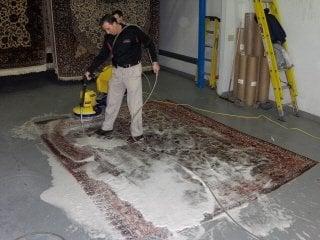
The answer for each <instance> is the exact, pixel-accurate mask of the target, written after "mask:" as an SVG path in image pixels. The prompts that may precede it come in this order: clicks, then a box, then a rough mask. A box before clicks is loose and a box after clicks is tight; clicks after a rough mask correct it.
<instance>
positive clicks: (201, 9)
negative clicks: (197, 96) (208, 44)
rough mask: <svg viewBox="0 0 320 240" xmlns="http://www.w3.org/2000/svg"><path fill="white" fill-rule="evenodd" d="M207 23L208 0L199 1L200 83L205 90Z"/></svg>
mask: <svg viewBox="0 0 320 240" xmlns="http://www.w3.org/2000/svg"><path fill="white" fill-rule="evenodd" d="M205 22H206V0H199V29H198V81H197V85H198V87H199V88H204V86H205V79H204V74H205V72H204V70H205V69H204V68H205V34H206V33H205V24H206V23H205Z"/></svg>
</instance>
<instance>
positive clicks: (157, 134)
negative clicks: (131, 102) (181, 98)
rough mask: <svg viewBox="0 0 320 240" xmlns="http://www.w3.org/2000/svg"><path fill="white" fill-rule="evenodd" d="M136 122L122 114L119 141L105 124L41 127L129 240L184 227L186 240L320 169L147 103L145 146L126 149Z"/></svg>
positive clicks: (189, 114)
mask: <svg viewBox="0 0 320 240" xmlns="http://www.w3.org/2000/svg"><path fill="white" fill-rule="evenodd" d="M129 119H130V117H129V113H128V110H127V107H122V108H121V111H120V114H119V116H118V119H117V120H116V124H115V129H114V133H113V137H112V138H101V137H98V136H96V135H94V134H93V131H94V130H96V129H98V128H99V127H100V126H101V122H102V118H97V119H95V120H93V121H88V122H84V123H83V124H81V123H80V121H79V119H74V118H69V117H67V118H57V119H54V118H48V119H44V120H39V119H38V120H37V122H36V123H35V124H36V128H37V129H38V131H39V136H40V137H41V139H42V141H43V143H44V144H45V146H46V147H47V148H48V149H49V151H50V152H51V153H52V154H53V155H54V156H55V158H56V159H57V160H58V161H59V162H60V163H61V164H62V165H63V166H64V168H65V169H67V170H68V171H69V172H70V174H72V175H73V176H74V178H75V179H76V180H77V181H78V183H79V184H80V185H81V186H82V188H83V190H84V191H85V192H86V193H87V195H88V196H90V198H91V199H92V201H93V202H94V203H95V204H96V206H97V207H98V208H99V209H100V211H101V212H103V214H104V216H105V219H106V221H108V222H109V223H110V224H111V225H112V226H113V227H114V228H115V229H117V231H119V233H120V234H121V235H122V236H123V238H124V239H168V238H170V237H172V236H173V235H174V234H175V233H174V230H175V229H173V228H174V227H173V226H176V225H177V223H179V224H180V225H179V230H180V232H181V233H183V232H184V230H185V229H188V228H192V227H194V225H197V223H198V224H201V223H204V222H206V221H210V220H211V219H213V218H215V217H216V216H218V215H219V214H221V213H222V212H223V209H222V208H221V207H223V208H224V209H225V210H230V209H233V208H235V207H238V206H241V205H243V204H244V203H247V202H250V201H252V200H254V199H256V198H258V197H259V196H261V195H264V194H267V193H270V192H272V191H273V190H275V189H277V188H279V187H280V186H282V185H283V184H285V183H287V182H288V181H290V180H292V179H294V178H296V177H297V176H299V175H301V174H302V173H303V172H305V171H306V170H308V169H310V168H311V167H313V166H315V165H316V162H315V161H313V160H310V159H308V158H306V157H303V156H300V155H298V154H295V153H293V152H290V151H288V150H285V149H283V148H280V147H278V146H276V145H273V144H270V143H268V142H265V141H262V140H259V139H257V138H254V137H251V136H249V135H246V134H244V133H241V132H239V131H237V130H235V129H232V128H230V127H228V126H225V125H223V124H221V123H218V122H216V121H214V120H213V119H211V118H208V117H205V116H203V115H200V114H198V113H196V112H194V111H192V110H190V109H188V108H185V107H181V106H179V107H177V105H174V104H172V103H162V102H149V103H148V104H146V106H145V107H144V112H143V119H144V128H145V130H144V132H145V139H144V141H143V142H141V143H134V144H127V143H126V141H125V139H126V138H127V137H128V135H129V121H130V120H129ZM92 156H93V157H92ZM215 198H217V199H218V200H219V202H220V203H221V205H222V206H221V205H219V204H217V203H216V201H215ZM182 213H184V215H183V217H181V214H182ZM190 219H191V220H193V221H191V222H192V224H193V225H192V226H190V225H188V224H190ZM188 220H189V221H188ZM191 239H192V238H191ZM193 239H195V238H193Z"/></svg>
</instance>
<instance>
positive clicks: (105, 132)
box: [94, 129, 113, 137]
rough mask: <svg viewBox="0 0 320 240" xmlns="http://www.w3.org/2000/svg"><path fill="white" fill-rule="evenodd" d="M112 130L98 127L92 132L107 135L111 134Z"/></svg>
mask: <svg viewBox="0 0 320 240" xmlns="http://www.w3.org/2000/svg"><path fill="white" fill-rule="evenodd" d="M112 132H113V130H108V131H105V130H102V129H98V130H97V131H95V132H94V133H95V134H97V135H98V136H103V137H109V136H110V135H111V134H112Z"/></svg>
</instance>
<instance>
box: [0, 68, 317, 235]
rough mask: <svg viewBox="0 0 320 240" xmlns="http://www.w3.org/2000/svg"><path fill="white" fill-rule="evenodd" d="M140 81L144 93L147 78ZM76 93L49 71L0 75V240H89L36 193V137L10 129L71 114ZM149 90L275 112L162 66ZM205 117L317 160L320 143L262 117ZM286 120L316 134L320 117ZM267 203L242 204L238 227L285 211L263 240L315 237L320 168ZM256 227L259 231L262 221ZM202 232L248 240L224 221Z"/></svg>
mask: <svg viewBox="0 0 320 240" xmlns="http://www.w3.org/2000/svg"><path fill="white" fill-rule="evenodd" d="M152 78H153V77H152V76H151V79H152ZM144 85H145V90H146V91H147V90H148V87H147V84H146V82H145V84H144ZM79 90H80V85H77V84H68V83H66V84H61V83H57V82H56V81H55V80H54V75H53V74H51V73H50V74H48V73H39V74H36V75H33V76H32V77H30V76H26V77H13V78H0V112H1V118H0V132H1V134H0V164H1V167H0V240H14V239H17V238H18V237H19V236H22V235H24V234H26V233H29V232H53V233H55V234H58V235H61V236H63V238H64V239H67V240H85V239H90V237H89V236H88V235H87V234H86V233H85V232H84V231H83V230H82V229H81V226H76V227H77V228H75V226H74V225H75V224H74V223H73V222H71V221H70V220H69V219H68V218H67V216H66V215H65V213H64V212H63V211H62V210H60V209H58V208H55V207H53V206H51V205H49V204H47V203H45V202H43V201H42V200H41V199H40V197H39V196H40V194H41V193H42V192H43V191H45V190H46V189H48V188H49V187H50V185H51V173H50V171H51V168H50V166H49V164H48V162H47V160H46V156H44V155H42V154H41V152H40V150H39V149H38V148H37V147H36V143H35V142H34V141H28V140H23V139H18V138H13V137H12V132H11V129H12V128H14V127H16V126H19V125H21V124H23V123H24V122H26V121H28V120H30V119H31V118H32V117H34V116H39V115H43V114H46V113H54V114H62V113H69V112H70V110H71V109H72V107H73V106H74V105H75V104H77V102H78V95H79ZM155 92H156V94H155V95H154V97H156V98H158V99H169V100H172V101H175V102H179V103H187V104H191V105H194V106H196V107H199V108H204V109H208V110H211V111H215V112H224V113H231V114H239V115H250V116H256V115H259V114H265V115H266V116H269V117H271V118H272V119H274V120H276V113H275V112H274V111H272V110H271V111H268V112H265V111H262V110H252V109H247V108H239V107H236V106H234V105H233V104H232V103H229V102H227V101H224V100H222V99H220V98H218V97H217V96H216V94H215V93H214V91H213V90H210V89H208V88H205V89H202V90H200V89H197V88H196V87H195V85H194V82H192V81H191V80H188V79H185V78H183V77H180V76H177V75H175V74H172V73H169V72H166V71H163V72H161V75H160V82H159V85H158V86H157V88H156V90H155ZM206 114H207V115H209V116H210V117H212V118H214V119H216V120H217V121H219V122H222V123H224V124H226V125H228V126H231V127H234V128H236V129H239V130H240V131H243V132H245V133H247V134H249V135H252V136H255V137H258V138H261V139H264V140H266V141H269V142H272V143H274V144H277V145H279V146H281V147H283V148H286V149H289V150H291V151H294V152H296V153H299V154H301V155H304V156H306V157H309V158H311V159H314V160H317V161H319V160H320V141H319V140H316V139H312V138H310V137H308V136H306V135H304V134H301V133H299V132H296V131H290V130H286V129H284V128H281V127H279V126H277V125H275V124H273V123H271V122H269V121H267V120H264V119H260V120H248V119H238V118H231V117H223V116H220V115H215V114H211V113H206ZM287 119H288V121H287V122H286V123H285V124H284V125H286V126H288V127H292V128H302V129H304V130H305V131H307V132H310V133H312V134H314V135H316V136H320V124H319V122H315V121H311V120H308V119H304V118H296V117H294V116H291V115H289V116H288V117H287ZM267 201H268V204H269V205H270V206H273V208H267V209H266V208H265V204H264V205H263V206H262V203H261V201H253V202H251V203H250V204H248V205H247V206H246V207H245V208H244V209H242V211H243V212H242V216H247V217H246V218H244V219H241V222H242V225H244V227H246V228H247V227H248V229H250V225H253V224H256V223H257V222H259V221H260V220H261V219H264V218H265V214H266V213H267V212H266V211H269V210H270V209H271V210H275V209H277V208H278V210H281V211H282V212H285V213H286V214H287V215H290V217H291V224H290V226H289V227H288V228H286V231H278V230H274V231H272V232H271V233H268V235H266V236H265V237H264V238H262V239H272V240H275V239H281V240H282V239H299V240H300V239H302V240H303V239H313V240H315V239H320V211H319V206H320V205H319V204H320V166H316V167H314V168H313V169H311V170H309V171H307V172H306V173H304V174H303V175H302V176H300V177H298V178H297V179H295V180H293V181H291V182H290V183H288V184H286V185H284V186H282V187H281V188H279V189H278V190H276V191H274V192H272V193H271V194H268V200H267ZM276 216H279V215H276ZM276 220H279V219H275V222H277V221H276ZM269 222H270V221H269ZM271 222H272V221H271ZM70 226H73V229H76V230H73V229H71V228H70ZM261 228H262V230H263V229H264V226H263V225H262V226H261ZM205 229H206V233H205V234H204V235H203V236H202V237H201V238H200V239H203V240H204V239H219V240H220V239H221V240H222V239H226V240H245V239H254V238H253V237H251V236H250V234H248V233H247V232H246V231H245V230H243V229H242V228H241V227H239V226H238V225H236V224H235V223H233V222H232V221H231V220H230V219H228V218H221V219H217V220H215V221H212V222H208V223H206V224H205ZM37 239H58V238H54V237H51V238H49V237H47V238H37Z"/></svg>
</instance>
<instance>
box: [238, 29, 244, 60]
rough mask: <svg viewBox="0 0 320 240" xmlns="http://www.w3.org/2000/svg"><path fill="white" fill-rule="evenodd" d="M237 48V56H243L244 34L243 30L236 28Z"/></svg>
mask: <svg viewBox="0 0 320 240" xmlns="http://www.w3.org/2000/svg"><path fill="white" fill-rule="evenodd" d="M238 36H239V40H238V46H237V53H239V54H245V37H244V36H245V34H244V28H238Z"/></svg>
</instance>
